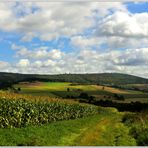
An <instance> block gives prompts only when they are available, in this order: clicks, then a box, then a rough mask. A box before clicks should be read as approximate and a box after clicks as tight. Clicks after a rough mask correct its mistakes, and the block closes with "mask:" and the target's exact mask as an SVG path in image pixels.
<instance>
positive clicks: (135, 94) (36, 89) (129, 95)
mask: <svg viewBox="0 0 148 148" xmlns="http://www.w3.org/2000/svg"><path fill="white" fill-rule="evenodd" d="M14 87H15V88H16V89H17V88H21V91H19V92H18V93H20V94H30V95H36V96H37V95H39V96H50V97H57V98H78V97H79V95H80V94H81V93H82V92H85V93H87V94H88V95H90V96H94V97H95V99H97V100H100V99H109V100H115V98H114V94H120V95H123V96H124V98H125V101H124V102H128V103H129V102H132V101H133V102H134V101H141V102H146V103H147V102H148V93H147V92H142V91H137V90H124V89H119V88H113V87H109V86H101V85H88V84H85V85H84V84H75V83H74V84H73V83H69V82H31V83H29V82H26V83H25V82H24V83H19V84H16V85H14ZM67 89H69V90H67ZM116 101H117V100H116Z"/></svg>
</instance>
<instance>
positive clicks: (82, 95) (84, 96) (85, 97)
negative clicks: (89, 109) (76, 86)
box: [79, 92, 89, 99]
mask: <svg viewBox="0 0 148 148" xmlns="http://www.w3.org/2000/svg"><path fill="white" fill-rule="evenodd" d="M79 98H82V99H88V98H89V96H88V94H87V93H84V92H82V93H80V95H79Z"/></svg>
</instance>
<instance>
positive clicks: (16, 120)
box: [0, 98, 98, 128]
mask: <svg viewBox="0 0 148 148" xmlns="http://www.w3.org/2000/svg"><path fill="white" fill-rule="evenodd" d="M97 113H98V107H96V106H92V105H84V104H82V105H81V104H78V103H73V104H72V103H71V104H67V103H63V102H45V101H38V102H31V101H28V100H24V99H19V100H11V99H9V100H8V99H4V98H2V99H0V127H1V128H13V127H17V128H20V127H26V126H28V125H41V124H46V123H50V122H54V121H59V120H69V119H77V118H82V117H86V116H90V115H94V114H97Z"/></svg>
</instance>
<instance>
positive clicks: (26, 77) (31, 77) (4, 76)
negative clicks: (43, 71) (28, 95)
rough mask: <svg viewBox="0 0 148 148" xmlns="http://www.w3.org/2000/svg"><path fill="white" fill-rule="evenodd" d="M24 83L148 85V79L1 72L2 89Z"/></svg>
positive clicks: (120, 76) (113, 74)
mask: <svg viewBox="0 0 148 148" xmlns="http://www.w3.org/2000/svg"><path fill="white" fill-rule="evenodd" d="M22 81H29V82H31V81H49V82H72V83H81V84H105V85H112V86H113V85H123V84H148V79H145V78H141V77H137V76H133V75H128V74H120V73H94V74H58V75H37V74H19V73H5V72H0V87H5V86H6V87H7V86H9V85H11V84H14V83H18V82H22Z"/></svg>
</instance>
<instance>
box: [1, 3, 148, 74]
mask: <svg viewBox="0 0 148 148" xmlns="http://www.w3.org/2000/svg"><path fill="white" fill-rule="evenodd" d="M0 20H1V21H0V31H4V32H7V33H10V32H11V33H16V34H17V35H19V36H21V39H20V40H21V41H20V42H19V46H18V45H16V44H17V43H16V44H12V46H11V48H12V50H13V51H12V52H13V53H15V58H16V59H15V60H16V61H17V62H16V63H13V64H9V63H7V62H3V61H1V62H0V68H1V69H3V70H7V71H13V72H23V73H43V74H44V73H46V74H49V73H65V72H70V73H86V72H87V73H90V72H122V73H129V74H136V75H141V76H148V71H146V70H145V69H146V67H147V64H148V58H147V55H148V13H135V14H132V13H130V12H128V10H127V9H126V7H125V5H124V4H122V3H120V2H114V3H111V2H104V3H103V2H100V3H99V2H84V3H83V4H82V3H78V2H73V3H72V4H71V3H70V2H58V3H57V2H50V3H46V2H44V3H43V2H27V3H26V2H24V3H23V2H22V3H14V2H13V3H9V5H6V4H5V3H0ZM62 37H66V39H68V40H69V41H68V43H65V42H67V41H65V42H64V41H63V44H69V45H70V46H71V47H69V45H68V46H67V45H63V46H64V47H63V48H62V49H66V50H62V49H60V46H59V45H56V46H57V47H52V44H50V43H51V42H52V43H53V42H54V41H55V42H57V44H58V42H59V40H58V39H59V38H62ZM32 39H40V40H41V41H42V43H44V41H46V43H47V42H48V41H51V42H48V43H49V44H46V43H45V45H46V46H44V45H43V44H42V45H37V46H36V47H34V46H31V45H32V44H33V42H32ZM24 41H27V42H29V43H31V45H30V46H29V47H30V48H29V47H27V46H25V45H26V44H27V43H24ZM21 43H22V45H20V44H21ZM38 43H41V42H38ZM55 44H56V43H55ZM60 44H61V42H60ZM47 45H51V47H47ZM38 46H40V47H38ZM37 47H38V48H37ZM67 48H72V50H71V49H67ZM74 48H75V50H73V49H74ZM118 48H119V49H118ZM121 48H123V50H122V49H121ZM67 51H68V52H67Z"/></svg>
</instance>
